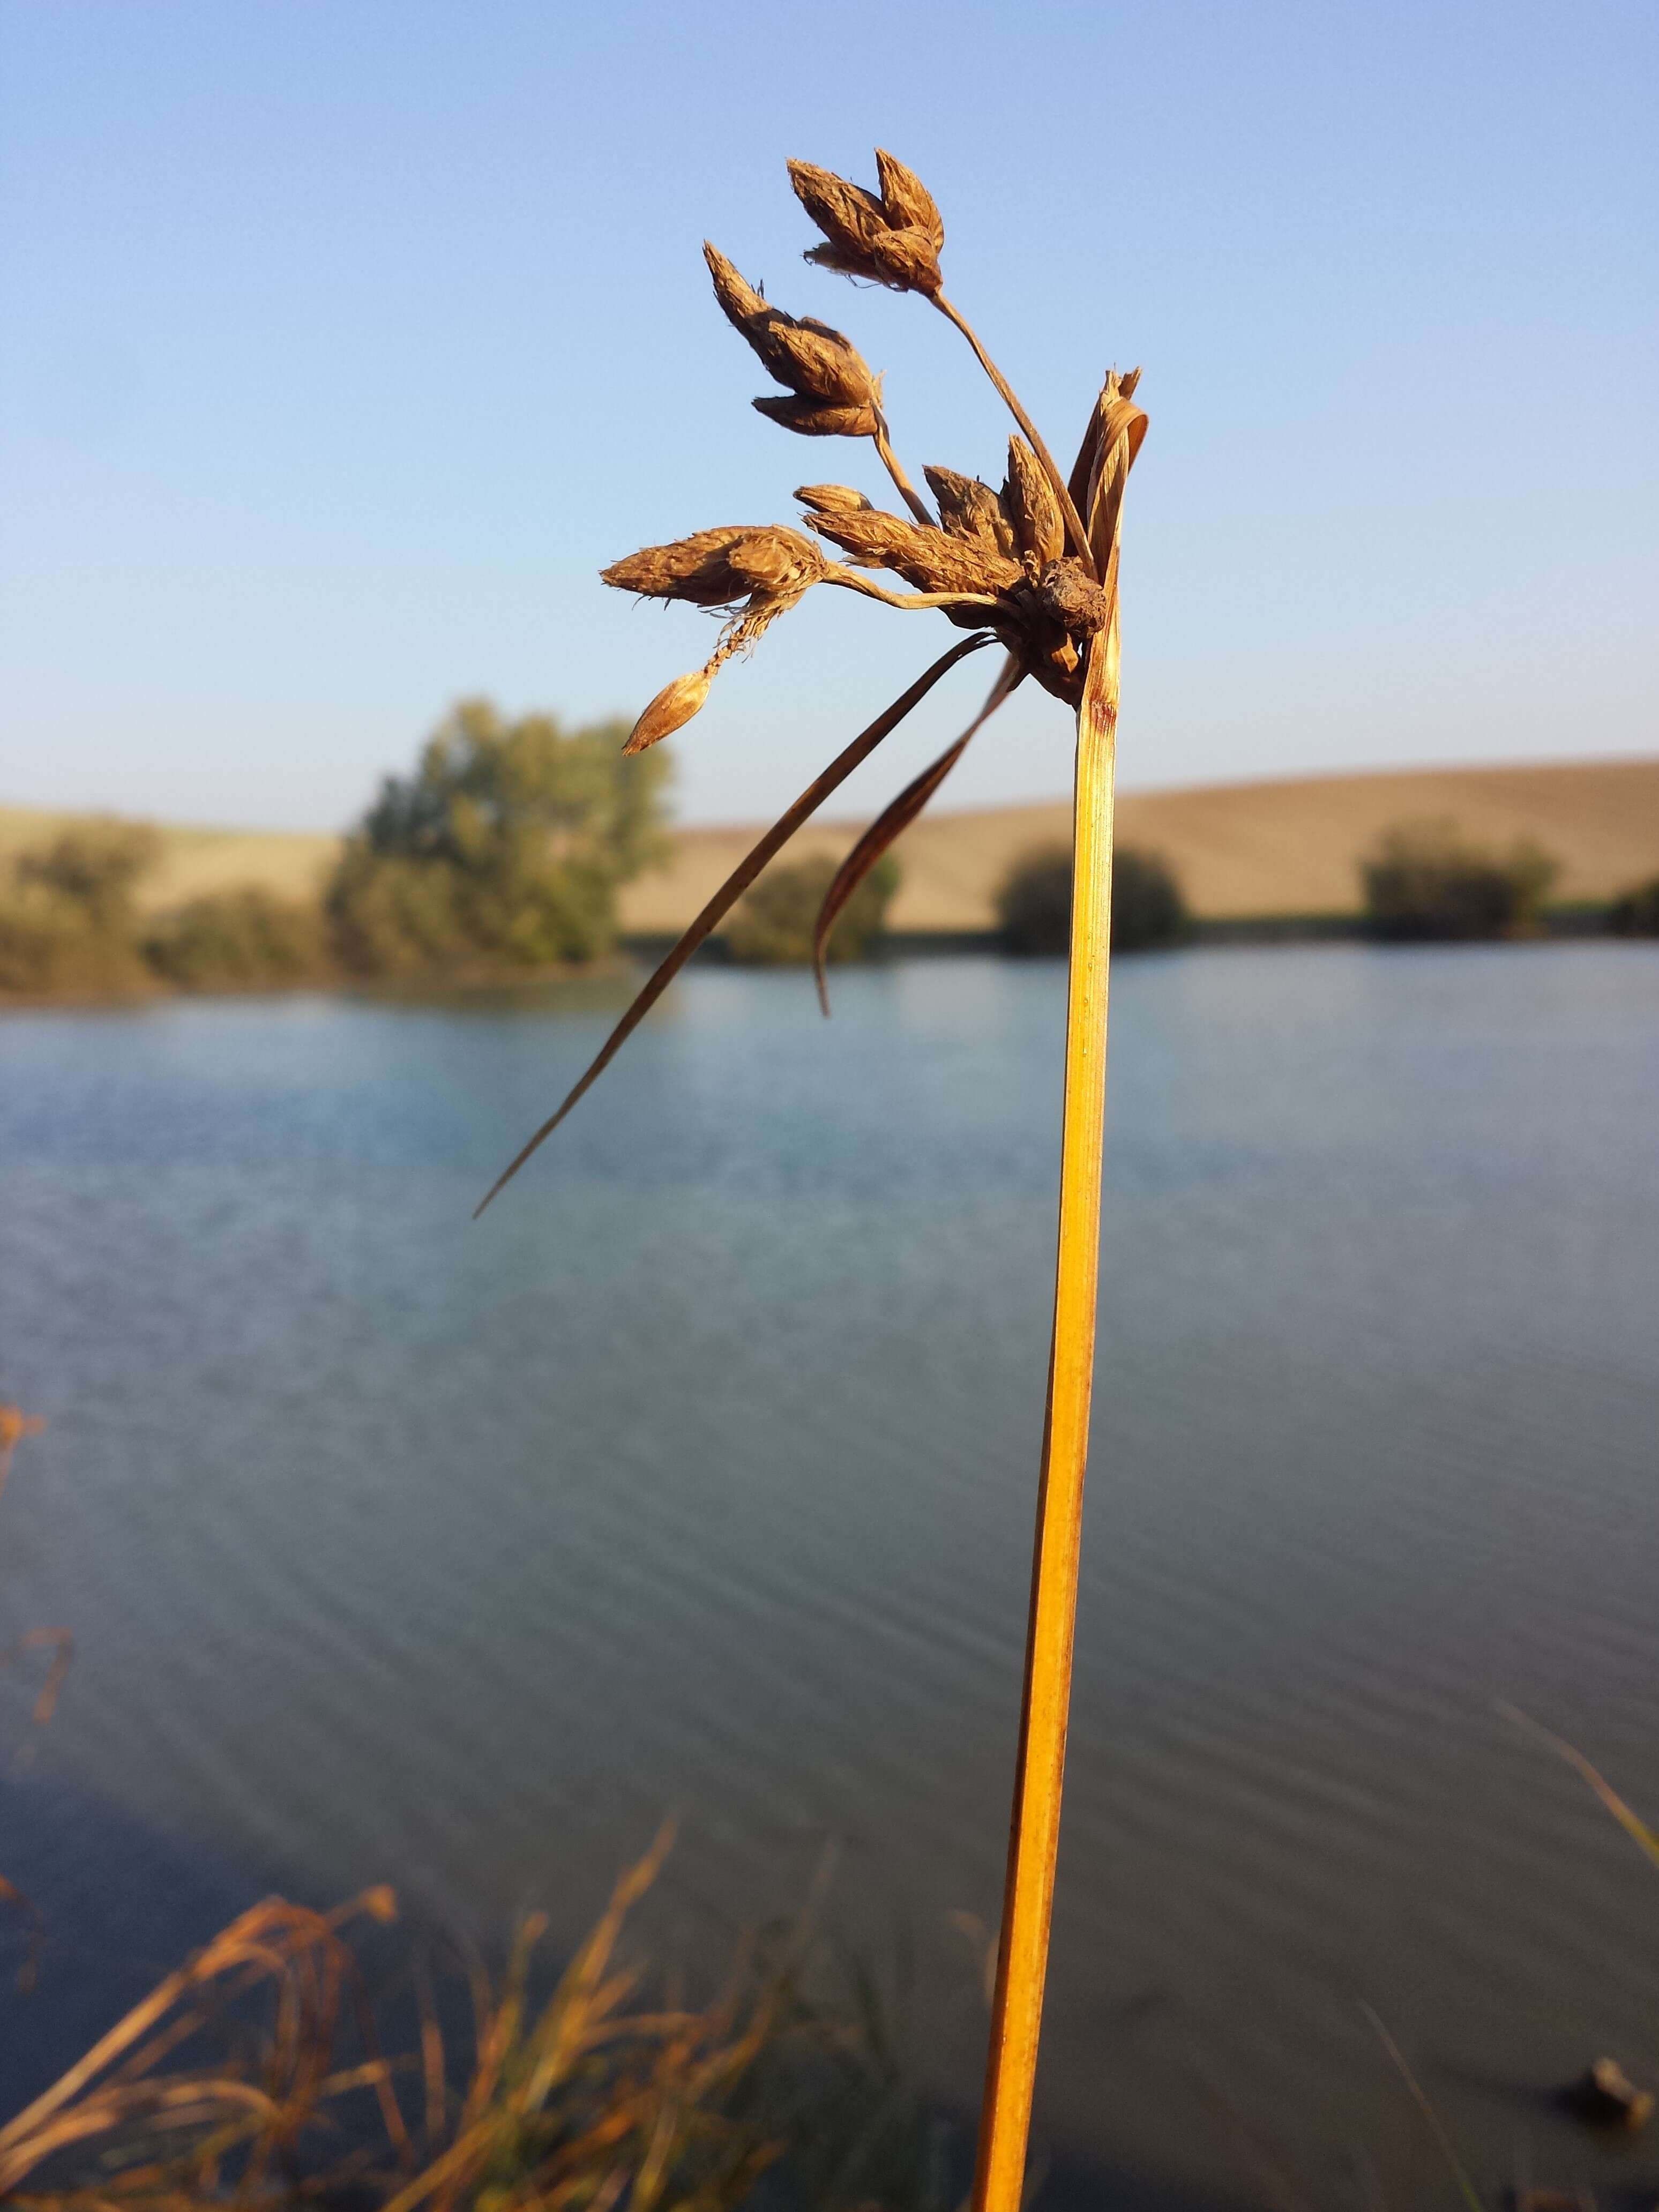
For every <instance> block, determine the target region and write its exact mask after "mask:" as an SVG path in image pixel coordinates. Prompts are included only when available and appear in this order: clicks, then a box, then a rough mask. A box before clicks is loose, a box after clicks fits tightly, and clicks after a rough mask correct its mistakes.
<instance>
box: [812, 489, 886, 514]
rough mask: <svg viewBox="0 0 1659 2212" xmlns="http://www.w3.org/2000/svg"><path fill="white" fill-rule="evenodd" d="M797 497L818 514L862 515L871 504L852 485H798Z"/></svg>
mask: <svg viewBox="0 0 1659 2212" xmlns="http://www.w3.org/2000/svg"><path fill="white" fill-rule="evenodd" d="M795 497H796V498H797V499H798V500H799V501H800V503H801V505H802V506H803V507H811V508H812V510H813V511H814V513H818V514H862V513H866V512H868V510H869V508H870V505H871V502H870V501H868V500H867V499H866V497H865V496H864V494H863V493H862V492H861V491H854V489H853V488H852V487H851V485H850V484H798V485H797V486H796V488H795Z"/></svg>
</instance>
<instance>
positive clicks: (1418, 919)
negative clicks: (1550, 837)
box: [1359, 820, 1559, 943]
mask: <svg viewBox="0 0 1659 2212" xmlns="http://www.w3.org/2000/svg"><path fill="white" fill-rule="evenodd" d="M1558 873H1559V866H1558V864H1557V863H1556V862H1555V861H1554V860H1552V859H1551V857H1550V855H1549V854H1547V853H1546V852H1544V851H1543V850H1542V849H1541V848H1540V847H1539V846H1537V845H1535V844H1534V843H1532V842H1531V841H1530V840H1529V839H1526V838H1522V839H1520V840H1519V841H1518V842H1516V844H1514V845H1512V846H1511V847H1510V850H1509V851H1508V852H1507V853H1505V854H1492V853H1488V852H1485V851H1483V850H1481V849H1480V848H1479V847H1477V846H1473V845H1468V844H1465V842H1463V839H1462V835H1461V833H1460V832H1459V830H1458V828H1457V824H1456V823H1455V822H1451V821H1447V820H1436V821H1425V822H1401V823H1395V825H1394V827H1393V828H1392V829H1385V830H1384V831H1383V835H1382V836H1380V837H1379V838H1378V840H1377V842H1376V844H1375V846H1373V848H1371V850H1370V853H1369V854H1366V855H1365V856H1364V858H1363V859H1362V860H1361V861H1360V863H1359V875H1360V881H1361V884H1363V885H1364V894H1365V920H1366V926H1367V927H1368V928H1369V930H1370V934H1371V935H1372V936H1373V937H1380V938H1383V939H1388V940H1390V941H1392V942H1395V943H1409V942H1419V943H1421V942H1427V941H1431V940H1443V939H1474V938H1493V937H1523V936H1526V935H1528V934H1529V933H1531V932H1533V931H1534V930H1535V929H1536V928H1537V927H1538V925H1539V921H1540V919H1541V915H1542V911H1543V905H1544V899H1545V896H1546V894H1547V892H1548V890H1549V888H1550V885H1551V884H1553V882H1554V880H1555V878H1556V876H1557V875H1558Z"/></svg>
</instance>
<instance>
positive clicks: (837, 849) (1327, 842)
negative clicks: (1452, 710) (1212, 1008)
mask: <svg viewBox="0 0 1659 2212" xmlns="http://www.w3.org/2000/svg"><path fill="white" fill-rule="evenodd" d="M1440 814H1444V815H1451V816H1453V817H1455V819H1456V821H1457V822H1458V823H1459V825H1460V826H1461V828H1462V830H1463V831H1464V833H1465V835H1466V836H1468V837H1469V838H1470V839H1471V840H1472V841H1473V842H1476V843H1480V844H1494V845H1500V846H1501V845H1506V844H1509V843H1510V842H1512V841H1513V840H1514V839H1515V838H1516V837H1521V836H1528V837H1534V838H1536V839H1537V841H1538V842H1539V843H1540V844H1541V845H1543V846H1545V847H1546V848H1547V849H1548V850H1549V851H1550V852H1551V853H1553V854H1555V856H1556V857H1557V858H1558V859H1559V860H1560V861H1561V863H1562V873H1561V878H1560V880H1559V883H1558V884H1557V885H1556V887H1555V890H1554V894H1553V896H1555V897H1557V898H1559V899H1563V900H1570V899H1581V898H1582V899H1601V898H1607V897H1610V896H1612V895H1613V893H1614V892H1616V891H1618V890H1622V889H1623V888H1624V887H1625V886H1626V884H1631V883H1633V882H1635V881H1637V880H1638V878H1644V877H1649V876H1652V875H1654V874H1656V873H1659V759H1655V760H1637V761H1607V762H1591V763H1584V764H1579V763H1572V764H1570V765H1564V766H1561V767H1544V768H1482V769H1433V770H1428V769H1421V770H1419V769H1412V770H1405V771H1402V772H1400V773H1396V774H1389V775H1340V776H1335V775H1334V776H1303V777H1297V779H1296V780H1294V781H1286V782H1275V783H1233V784H1206V785H1200V786H1199V787H1195V788H1193V789H1189V790H1183V791H1148V792H1132V793H1126V794H1125V795H1124V797H1123V798H1121V799H1120V800H1119V802H1118V834H1119V836H1121V839H1122V840H1123V842H1125V843H1126V844H1134V845H1146V846H1150V847H1152V848H1155V849H1157V850H1158V851H1159V852H1162V853H1163V854H1164V855H1165V857H1166V858H1167V859H1168V860H1170V862H1171V864H1172V865H1173V866H1174V867H1175V869H1176V872H1177V874H1178V875H1179V876H1180V878H1181V881H1182V888H1183V889H1184V890H1185V891H1186V894H1187V897H1188V902H1189V904H1190V905H1191V907H1192V909H1193V911H1194V914H1196V915H1200V917H1201V918H1203V919H1205V920H1206V921H1220V920H1225V919H1230V918H1238V919H1244V918H1247V917H1249V916H1252V915H1321V914H1350V913H1355V912H1357V911H1358V906H1359V891H1358V878H1357V876H1356V873H1355V870H1354V860H1355V858H1356V856H1357V855H1358V854H1359V853H1360V852H1361V851H1362V850H1363V849H1364V847H1365V846H1367V845H1368V844H1370V842H1371V840H1372V839H1373V838H1374V837H1375V836H1376V833H1377V831H1378V830H1379V829H1383V827H1384V825H1385V824H1387V823H1391V822H1398V821H1400V820H1401V819H1402V818H1406V817H1412V816H1419V815H1440ZM761 826H762V825H758V824H754V823H745V824H743V825H741V826H740V827H738V828H734V829H683V830H681V831H680V832H679V834H678V836H677V838H676V840H675V858H674V862H673V865H672V866H671V867H670V868H669V869H668V870H667V871H665V872H664V873H662V874H660V875H657V876H653V877H647V878H642V879H641V881H640V882H638V883H635V884H632V885H630V886H629V890H628V891H627V893H626V894H625V896H624V912H625V917H626V921H627V923H628V926H629V927H630V928H633V929H637V930H667V929H671V928H678V927H681V926H682V925H683V924H684V923H685V922H686V921H690V918H691V916H692V915H694V914H695V913H696V910H697V908H699V907H700V906H701V905H702V902H703V901H704V900H705V899H706V898H707V897H708V894H709V893H710V892H711V891H712V890H714V886H715V885H716V884H718V883H719V882H720V878H721V877H722V876H723V875H725V874H726V872H727V871H728V870H729V869H731V868H732V866H734V865H735V863H736V862H737V860H738V858H739V857H740V856H741V854H742V853H743V852H744V848H746V847H747V846H748V845H749V844H750V843H751V842H753V839H754V837H755V836H757V834H758V829H759V828H760V827H761ZM860 826H861V825H860V824H858V823H848V822H837V823H824V824H823V825H821V826H817V827H814V828H811V829H807V830H805V831H803V832H802V834H801V836H800V837H799V839H797V841H796V844H795V846H794V847H793V848H792V849H793V850H795V851H798V852H799V853H800V854H807V853H811V852H827V853H834V854H837V855H839V854H842V853H843V852H845V850H846V849H847V847H848V845H849V844H850V843H851V842H852V839H853V837H854V836H855V835H856V834H857V831H858V829H859V828H860ZM1069 830H1070V810H1069V808H1068V807H1067V805H1066V803H1065V802H1064V801H1063V800H1054V801H1050V802H1049V803H1048V804H1046V805H1035V806H1006V807H994V808H987V809H985V810H983V811H975V812H970V813H961V814H947V813H942V814H936V815H932V816H928V815H924V816H923V817H922V819H921V821H920V822H919V823H917V824H916V826H915V829H912V830H911V831H910V832H909V833H908V836H906V837H905V838H904V839H903V840H902V842H901V844H900V845H899V847H898V854H899V858H900V861H901V863H902V867H903V870H904V876H903V881H902V884H901V885H900V888H899V891H898V895H897V896H896V898H895V899H894V901H893V903H892V905H891V907H890V908H889V909H888V917H887V918H888V924H889V927H891V928H894V929H900V930H953V929H961V930H983V929H989V928H991V927H994V917H993V915H992V910H991V901H992V897H993V895H994V891H995V889H996V885H997V883H998V881H999V880H1000V877H1001V876H1002V873H1003V872H1004V870H1005V869H1006V867H1007V866H1008V864H1009V862H1010V861H1011V860H1013V859H1014V858H1015V856H1016V855H1017V854H1019V853H1021V852H1023V851H1024V850H1025V848H1027V847H1028V846H1030V845H1034V844H1038V843H1041V842H1043V841H1044V840H1047V839H1051V838H1056V837H1062V838H1063V837H1065V836H1067V835H1068V834H1069Z"/></svg>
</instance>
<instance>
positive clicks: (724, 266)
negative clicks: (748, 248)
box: [702, 238, 766, 335]
mask: <svg viewBox="0 0 1659 2212" xmlns="http://www.w3.org/2000/svg"><path fill="white" fill-rule="evenodd" d="M702 258H703V259H704V260H705V261H706V262H707V263H708V274H709V275H710V276H712V277H713V279H714V297H715V298H716V299H717V300H718V301H720V306H721V307H722V309H723V310H724V311H725V314H726V320H727V322H729V323H730V324H731V325H732V329H733V330H736V331H741V330H743V327H744V324H745V323H747V322H748V321H749V320H750V319H751V318H752V317H754V316H756V315H763V314H764V313H766V301H765V300H764V298H763V296H762V295H761V294H760V293H759V292H757V290H756V289H755V288H754V286H753V285H752V284H751V283H750V282H749V279H748V278H747V277H746V276H744V274H743V272H742V270H740V269H739V268H738V265H737V264H736V263H735V262H733V261H728V260H727V259H726V256H725V254H723V253H722V252H720V248H719V246H714V245H712V244H711V243H710V242H709V240H708V239H706V238H705V239H704V240H703V242H702ZM745 335H747V333H746V332H745Z"/></svg>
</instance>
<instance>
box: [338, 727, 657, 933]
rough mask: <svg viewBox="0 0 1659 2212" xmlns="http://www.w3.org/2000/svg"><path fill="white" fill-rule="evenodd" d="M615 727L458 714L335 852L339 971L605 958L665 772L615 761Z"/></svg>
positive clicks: (386, 787)
mask: <svg viewBox="0 0 1659 2212" xmlns="http://www.w3.org/2000/svg"><path fill="white" fill-rule="evenodd" d="M628 727H629V726H628V724H627V723H626V722H621V721H617V722H602V723H599V724H598V725H597V726H592V727H589V728H586V729H580V730H574V731H570V732H566V731H565V730H563V729H562V728H561V727H560V726H559V724H558V722H557V721H556V720H555V718H554V717H553V716H552V715H550V714H526V715H523V716H521V717H520V719H519V720H517V721H508V720H506V719H505V717H503V716H502V715H501V713H500V712H499V711H498V710H497V708H495V707H494V706H492V705H491V704H490V702H489V701H488V700H487V699H470V700H464V701H463V702H461V704H460V705H459V706H458V707H456V708H454V709H453V712H452V713H451V714H449V715H448V716H447V719H446V720H445V721H444V722H443V723H442V724H441V726H440V727H439V729H438V730H437V731H436V732H435V734H434V735H433V736H432V737H431V738H429V739H428V742H427V744H426V745H425V746H424V748H423V749H422V753H421V757H420V761H419V763H418V765H417V766H416V770H415V772H414V774H413V775H409V776H388V777H387V778H386V781H385V782H384V783H383V784H382V786H381V787H380V796H379V797H378V799H376V800H375V802H374V805H373V806H371V807H370V808H369V810H368V813H367V814H366V815H365V816H364V817H363V819H362V823H360V824H359V826H358V828H357V829H356V830H355V831H354V832H353V834H352V836H350V837H349V839H348V841H347V844H346V848H345V851H344V853H343V855H342V857H341V860H340V862H339V865H338V867H337V870H336V872H335V874H334V878H333V880H332V882H331V884H330V886H329V890H328V896H327V902H326V903H327V910H328V917H329V925H330V933H331V938H332V940H333V945H334V949H335V951H336V953H337V957H339V959H340V960H341V961H342V963H343V964H344V965H345V966H346V967H348V968H349V969H353V970H355V971H356V972H357V973H359V974H362V975H399V974H411V973H418V972H420V971H422V970H432V969H452V970H453V969H476V968H507V969H513V968H520V969H527V968H538V967H543V966H547V965H550V964H551V963H555V962H562V961H572V960H589V959H592V957H594V955H595V954H597V953H599V952H602V951H605V950H606V949H607V947H608V946H609V945H610V944H611V941H612V939H613V937H614V934H615V927H616V895H617V889H618V887H619V885H621V884H623V883H625V882H626V881H627V880H628V878H629V877H631V876H634V875H635V874H637V873H638V872H639V871H640V870H641V868H642V867H645V866H647V865H648V864H649V863H650V862H651V861H653V860H656V859H657V858H658V857H659V855H660V854H661V852H662V850H663V837H662V823H663V820H664V816H665V804H664V802H665V785H666V782H667V781H668V778H669V775H670V774H671V767H670V763H669V761H668V758H667V757H666V752H665V748H664V747H662V746H658V747H656V748H655V749H654V750H652V751H650V752H647V753H643V754H641V755H639V756H637V757H635V758H633V759H624V758H623V756H622V742H623V738H625V737H626V736H627V734H628Z"/></svg>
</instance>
